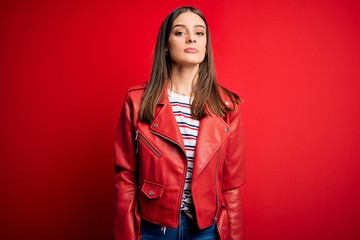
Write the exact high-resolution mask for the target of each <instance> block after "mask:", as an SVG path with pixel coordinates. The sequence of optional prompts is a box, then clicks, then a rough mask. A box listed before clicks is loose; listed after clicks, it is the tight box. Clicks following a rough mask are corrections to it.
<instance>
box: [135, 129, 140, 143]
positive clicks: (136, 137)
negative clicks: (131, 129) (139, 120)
mask: <svg viewBox="0 0 360 240" xmlns="http://www.w3.org/2000/svg"><path fill="white" fill-rule="evenodd" d="M135 134H136V135H135V141H137V139H138V136H139V132H138V131H137V130H136V131H135Z"/></svg>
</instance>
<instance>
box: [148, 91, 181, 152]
mask: <svg viewBox="0 0 360 240" xmlns="http://www.w3.org/2000/svg"><path fill="white" fill-rule="evenodd" d="M165 89H167V88H165ZM150 130H151V131H152V132H153V133H154V134H156V135H158V136H160V137H163V138H165V139H167V140H170V141H171V142H173V143H175V144H177V145H178V146H180V147H181V149H182V150H183V152H184V154H185V146H184V141H183V138H182V136H181V132H180V129H179V126H178V124H177V122H176V119H175V116H174V113H173V110H172V108H171V105H170V102H169V99H168V97H167V93H164V95H163V97H162V98H161V100H160V102H159V103H158V106H157V107H156V114H155V119H154V121H153V122H152V123H151V125H150Z"/></svg>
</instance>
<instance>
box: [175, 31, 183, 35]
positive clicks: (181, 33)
mask: <svg viewBox="0 0 360 240" xmlns="http://www.w3.org/2000/svg"><path fill="white" fill-rule="evenodd" d="M184 34H185V32H181V31H177V32H175V35H176V36H183V35H184Z"/></svg>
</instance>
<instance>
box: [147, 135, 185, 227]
mask: <svg viewBox="0 0 360 240" xmlns="http://www.w3.org/2000/svg"><path fill="white" fill-rule="evenodd" d="M150 132H151V133H153V134H155V135H158V136H160V137H162V138H164V139H166V140H168V141H170V142H172V143H174V144H175V145H177V146H179V147H180V148H181V149H182V147H181V146H180V145H179V144H177V143H176V142H174V141H173V140H171V139H169V138H167V137H165V136H163V135H161V134H159V133H157V132H154V131H152V130H151V129H150ZM182 150H183V149H182ZM183 153H184V154H185V158H186V161H187V157H186V152H184V150H183ZM186 173H187V162H186V164H185V171H184V172H183V177H182V182H181V183H182V191H181V197H180V199H179V201H178V207H177V211H178V212H177V215H178V216H179V219H178V224H179V222H180V206H181V200H182V196H183V195H184V187H185V179H186Z"/></svg>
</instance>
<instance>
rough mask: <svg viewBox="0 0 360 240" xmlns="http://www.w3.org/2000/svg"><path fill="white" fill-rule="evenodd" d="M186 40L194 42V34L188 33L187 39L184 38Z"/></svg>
mask: <svg viewBox="0 0 360 240" xmlns="http://www.w3.org/2000/svg"><path fill="white" fill-rule="evenodd" d="M186 42H187V43H194V42H196V40H195V37H194V35H193V34H189V35H188V37H187V39H186Z"/></svg>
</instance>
